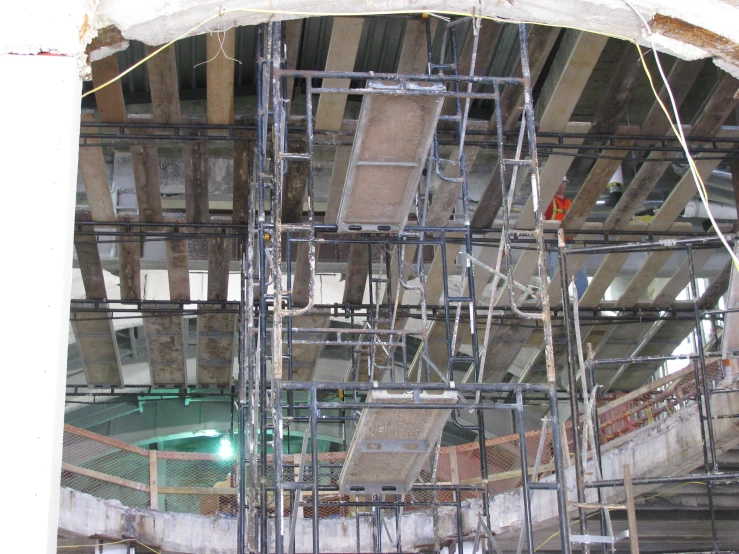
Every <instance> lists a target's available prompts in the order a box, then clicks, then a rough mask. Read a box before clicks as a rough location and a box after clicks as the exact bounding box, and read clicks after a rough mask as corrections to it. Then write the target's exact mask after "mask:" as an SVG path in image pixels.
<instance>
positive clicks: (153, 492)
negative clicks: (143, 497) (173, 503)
mask: <svg viewBox="0 0 739 554" xmlns="http://www.w3.org/2000/svg"><path fill="white" fill-rule="evenodd" d="M149 499H150V503H149V505H150V507H151V509H152V510H158V509H159V487H158V478H157V451H156V450H149Z"/></svg>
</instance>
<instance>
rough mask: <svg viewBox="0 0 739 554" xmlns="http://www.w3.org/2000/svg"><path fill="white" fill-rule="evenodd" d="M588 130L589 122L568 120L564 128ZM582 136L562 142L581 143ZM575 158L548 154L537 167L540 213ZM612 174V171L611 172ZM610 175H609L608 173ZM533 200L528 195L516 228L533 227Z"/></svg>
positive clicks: (574, 130) (585, 131) (579, 130)
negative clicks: (540, 165)
mask: <svg viewBox="0 0 739 554" xmlns="http://www.w3.org/2000/svg"><path fill="white" fill-rule="evenodd" d="M589 130H590V123H575V122H570V123H568V124H567V127H566V128H565V132H566V133H577V134H585V133H587V132H588V131H589ZM583 140H584V139H583V138H582V137H580V138H568V139H565V141H564V143H565V144H568V145H574V144H582V142H583ZM574 161H575V158H573V157H572V156H558V155H556V154H554V155H551V156H549V157H548V158H547V159H546V161H545V162H544V165H543V166H542V167H541V168H540V169H539V205H540V206H541V211H542V215H543V214H544V212H545V211H546V209H547V207H548V206H549V204H550V203H551V202H552V199H553V198H554V195H555V194H556V193H557V189H558V188H559V185H560V184H561V183H562V178H563V177H565V176H566V175H567V172H568V171H569V170H570V167H571V166H572V164H573V163H574ZM611 175H613V172H611ZM609 177H610V175H609ZM534 224H535V220H534V201H533V197H532V196H529V197H528V199H527V200H526V205H525V206H524V207H523V209H522V210H521V213H520V215H519V216H518V220H517V221H516V228H517V229H532V228H533V227H534Z"/></svg>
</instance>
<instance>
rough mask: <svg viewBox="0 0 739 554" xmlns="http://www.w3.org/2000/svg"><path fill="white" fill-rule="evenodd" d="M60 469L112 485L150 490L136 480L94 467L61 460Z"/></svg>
mask: <svg viewBox="0 0 739 554" xmlns="http://www.w3.org/2000/svg"><path fill="white" fill-rule="evenodd" d="M62 471H68V472H70V473H76V474H77V475H83V476H85V477H90V478H92V479H97V480H98V481H105V482H106V483H113V484H114V485H119V486H121V487H126V488H128V489H134V490H137V491H142V492H145V493H149V492H150V489H149V485H144V484H143V483H137V482H136V481H131V480H130V479H123V478H122V477H116V476H115V475H108V474H107V473H102V472H101V471H95V470H94V469H87V468H84V467H79V466H76V465H73V464H68V463H67V462H62Z"/></svg>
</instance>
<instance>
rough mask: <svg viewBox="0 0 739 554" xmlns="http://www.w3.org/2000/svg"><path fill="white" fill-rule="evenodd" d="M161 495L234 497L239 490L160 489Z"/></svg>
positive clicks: (209, 488) (218, 488)
mask: <svg viewBox="0 0 739 554" xmlns="http://www.w3.org/2000/svg"><path fill="white" fill-rule="evenodd" d="M159 494H197V495H212V494H218V495H221V494H222V495H234V494H239V490H238V489H235V488H233V487H223V488H220V487H165V486H162V487H159Z"/></svg>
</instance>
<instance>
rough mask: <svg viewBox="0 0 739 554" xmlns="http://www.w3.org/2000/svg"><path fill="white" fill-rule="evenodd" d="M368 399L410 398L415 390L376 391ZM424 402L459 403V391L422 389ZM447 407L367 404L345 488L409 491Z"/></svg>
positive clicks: (344, 478)
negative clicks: (419, 407) (390, 406)
mask: <svg viewBox="0 0 739 554" xmlns="http://www.w3.org/2000/svg"><path fill="white" fill-rule="evenodd" d="M367 402H368V403H383V404H409V403H412V402H413V393H412V392H401V393H396V392H390V391H372V392H371V393H370V394H369V395H367ZM419 402H420V403H422V404H455V403H456V402H457V394H456V393H455V392H449V391H444V392H441V393H436V392H420V393H419ZM451 411H452V410H451V406H450V409H448V410H443V409H438V408H434V409H417V410H406V409H391V408H374V409H373V408H367V409H365V410H364V411H363V412H362V416H361V417H360V418H359V423H358V424H357V430H356V431H355V433H354V438H353V439H352V444H351V446H350V447H349V451H348V452H347V455H346V462H345V463H344V467H343V468H342V471H341V476H340V477H339V489H340V491H341V492H342V494H351V493H353V494H357V493H361V494H405V493H407V492H408V491H409V490H410V489H411V487H412V486H413V483H415V481H416V478H417V477H418V474H419V472H420V471H421V468H422V467H423V464H424V463H425V461H426V459H427V458H428V456H429V455H430V454H431V451H432V450H433V448H434V446H435V445H436V442H437V441H438V440H439V437H440V436H441V432H442V430H443V429H444V425H445V424H446V422H447V419H449V415H450V414H451Z"/></svg>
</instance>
